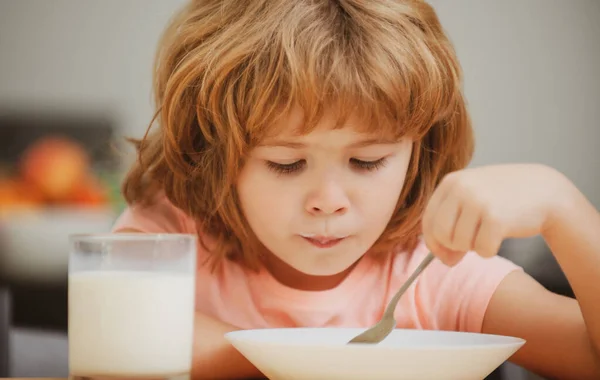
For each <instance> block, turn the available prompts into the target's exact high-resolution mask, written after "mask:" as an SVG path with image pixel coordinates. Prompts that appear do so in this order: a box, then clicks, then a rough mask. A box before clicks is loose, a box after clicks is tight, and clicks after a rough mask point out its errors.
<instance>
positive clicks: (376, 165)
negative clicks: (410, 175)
mask: <svg viewBox="0 0 600 380" xmlns="http://www.w3.org/2000/svg"><path fill="white" fill-rule="evenodd" d="M350 163H351V164H352V165H353V166H354V167H355V168H356V169H359V170H364V171H369V172H370V171H374V170H377V169H380V168H382V167H384V166H385V164H386V163H387V158H386V157H383V158H380V159H378V160H375V161H363V160H359V159H356V158H351V159H350Z"/></svg>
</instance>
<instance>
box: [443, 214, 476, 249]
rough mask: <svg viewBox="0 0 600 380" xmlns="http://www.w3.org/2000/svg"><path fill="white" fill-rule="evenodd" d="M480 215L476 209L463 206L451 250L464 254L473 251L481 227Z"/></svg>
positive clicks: (455, 228)
mask: <svg viewBox="0 0 600 380" xmlns="http://www.w3.org/2000/svg"><path fill="white" fill-rule="evenodd" d="M480 215H481V214H480V211H479V209H477V208H476V207H472V206H466V207H464V206H463V208H462V209H461V213H460V216H459V217H458V220H457V221H456V225H455V227H454V235H453V239H452V245H451V246H450V247H449V248H451V249H453V250H456V251H463V252H467V251H470V250H472V249H473V244H474V241H475V237H476V236H477V233H478V231H479V228H480V226H481V216H480Z"/></svg>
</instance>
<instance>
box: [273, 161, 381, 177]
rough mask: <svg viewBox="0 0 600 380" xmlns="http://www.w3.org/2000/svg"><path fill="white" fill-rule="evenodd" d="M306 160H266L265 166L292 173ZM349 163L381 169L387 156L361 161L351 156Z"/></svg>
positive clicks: (370, 169) (368, 169)
mask: <svg viewBox="0 0 600 380" xmlns="http://www.w3.org/2000/svg"><path fill="white" fill-rule="evenodd" d="M305 162H306V161H304V160H299V161H296V162H292V163H291V164H278V163H276V162H272V161H267V167H268V168H269V169H271V170H273V171H274V172H275V173H277V174H294V173H296V172H298V171H300V170H301V169H302V168H303V167H304V164H305ZM350 163H351V164H352V165H354V167H355V168H356V169H358V170H362V171H367V172H372V171H375V170H378V169H381V168H382V167H384V166H385V164H386V163H387V158H386V157H383V158H380V159H378V160H375V161H362V160H357V159H356V158H351V159H350Z"/></svg>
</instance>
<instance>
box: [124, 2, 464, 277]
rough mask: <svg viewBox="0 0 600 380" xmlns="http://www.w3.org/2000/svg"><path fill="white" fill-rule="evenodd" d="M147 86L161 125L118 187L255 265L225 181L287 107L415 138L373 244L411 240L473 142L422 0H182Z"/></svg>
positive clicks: (450, 60) (309, 119)
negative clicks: (176, 214)
mask: <svg viewBox="0 0 600 380" xmlns="http://www.w3.org/2000/svg"><path fill="white" fill-rule="evenodd" d="M154 92H155V102H156V108H157V113H156V115H155V117H154V119H153V123H154V122H155V121H157V122H158V124H159V128H158V129H157V130H156V131H153V132H152V133H147V134H146V136H144V139H142V140H140V141H137V145H138V149H139V158H138V160H137V162H136V163H135V164H134V166H133V167H132V168H131V170H130V172H129V173H128V175H127V177H126V180H125V182H124V184H123V192H124V196H125V198H126V200H127V201H128V202H129V203H130V204H133V203H144V202H149V201H150V200H151V199H152V197H153V196H154V195H155V194H156V192H158V191H160V192H164V194H166V196H167V198H168V199H169V200H170V201H171V202H172V203H173V204H174V205H175V206H176V207H178V208H180V209H182V210H183V211H184V212H186V213H187V214H188V215H189V216H191V217H192V218H194V220H196V221H197V224H198V226H199V228H200V229H201V230H202V233H203V234H208V235H209V236H211V237H212V238H213V239H214V241H215V242H216V243H217V244H216V245H214V246H213V247H212V254H211V257H212V258H213V259H214V262H218V261H219V260H220V259H222V258H225V257H228V258H231V259H234V260H239V261H240V262H242V263H243V264H245V265H248V266H250V267H256V266H257V265H258V258H257V252H256V250H257V249H258V247H259V245H260V244H259V243H257V242H256V238H255V236H254V234H253V233H252V231H251V230H250V228H249V226H248V224H247V222H246V220H245V218H244V216H243V213H242V211H241V208H240V206H239V202H238V197H237V194H236V187H235V183H236V179H237V177H238V174H239V172H240V170H241V168H242V167H243V165H244V161H245V157H247V154H248V152H249V151H250V150H251V149H252V148H253V147H254V146H255V145H256V144H257V143H259V142H260V141H261V140H262V139H263V138H264V137H265V136H266V135H268V134H269V133H272V132H274V131H272V127H273V125H274V121H275V120H276V119H277V118H278V117H281V115H283V114H285V112H286V111H287V110H289V109H290V108H291V107H292V106H293V105H298V106H300V107H301V108H302V110H303V111H304V113H305V115H306V119H305V124H304V125H305V128H304V131H302V132H308V131H310V130H311V128H313V127H314V125H315V124H316V122H317V121H318V120H319V118H320V116H321V115H322V114H323V112H324V110H325V109H328V110H333V111H334V112H335V114H336V115H337V116H338V117H339V120H340V121H343V120H344V118H345V117H347V116H349V115H350V114H351V113H352V114H353V115H358V117H360V118H361V120H363V121H364V124H363V125H364V129H365V131H366V132H375V133H387V134H393V135H394V136H397V137H401V136H406V135H410V136H412V137H414V138H415V143H414V149H413V156H412V158H411V162H410V165H409V170H408V173H407V177H406V182H405V185H404V188H403V190H402V193H401V195H400V198H399V199H398V204H397V208H396V211H395V213H394V215H393V217H392V218H391V221H390V223H389V225H388V227H387V229H386V230H385V231H384V233H383V234H382V236H381V237H380V238H379V239H378V241H377V242H376V243H375V245H374V247H373V248H372V251H373V252H374V253H382V252H390V251H391V250H392V248H394V247H397V246H401V247H403V248H405V249H411V248H413V247H414V246H415V245H416V244H417V240H418V236H419V234H420V220H421V215H422V213H423V210H424V207H425V204H426V201H427V199H428V198H429V196H430V195H431V193H432V191H433V189H434V188H435V186H436V185H437V184H438V183H439V181H440V180H441V178H442V177H443V176H444V175H445V174H447V173H449V172H452V171H455V170H458V169H461V168H463V167H465V166H466V165H467V164H468V162H469V160H470V159H471V155H472V151H473V135H472V130H471V124H470V120H469V116H468V113H467V111H466V107H465V100H464V97H463V94H462V90H461V71H460V66H459V64H458V61H457V58H456V55H455V52H454V50H453V47H452V45H451V43H450V42H449V40H448V38H447V36H446V35H445V34H444V31H443V30H442V27H441V25H440V22H439V20H438V18H437V16H436V14H435V12H434V10H433V9H432V7H431V6H430V5H428V4H427V3H425V2H424V1H419V0H395V1H394V0H368V1H365V0H337V1H336V0H245V1H236V0H202V1H200V0H193V1H190V2H189V3H188V4H187V5H186V6H185V7H184V8H183V9H182V10H181V11H180V12H179V13H178V14H177V15H176V17H175V18H174V19H173V20H172V21H171V23H170V24H169V26H168V28H167V29H166V31H165V33H164V36H163V38H162V40H161V42H160V44H159V49H158V52H157V56H156V62H155V80H154ZM153 123H151V125H152V124H153ZM342 124H343V123H341V122H340V123H338V125H342ZM275 133H276V131H275ZM251 241H252V242H253V243H252V244H250V243H249V242H251ZM242 242H243V243H242Z"/></svg>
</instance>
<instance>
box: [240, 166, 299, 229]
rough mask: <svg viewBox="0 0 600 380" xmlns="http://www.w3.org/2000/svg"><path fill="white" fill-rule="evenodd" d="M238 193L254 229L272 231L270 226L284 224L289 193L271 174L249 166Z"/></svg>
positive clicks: (242, 177)
mask: <svg viewBox="0 0 600 380" xmlns="http://www.w3.org/2000/svg"><path fill="white" fill-rule="evenodd" d="M237 191H238V194H239V198H240V204H241V206H242V210H243V212H244V215H245V216H246V219H247V220H248V223H250V226H251V227H252V229H262V230H265V229H272V228H271V227H270V226H272V225H277V224H278V223H281V222H283V220H284V219H285V215H286V210H287V209H289V203H290V202H288V200H287V199H286V197H288V196H289V192H286V191H282V190H281V189H280V188H279V186H278V185H277V182H275V181H274V180H273V176H272V175H270V173H268V172H267V173H265V170H264V169H262V168H260V167H256V165H248V166H247V167H246V168H244V170H243V171H242V173H241V175H240V177H239V180H238V184H237Z"/></svg>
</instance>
